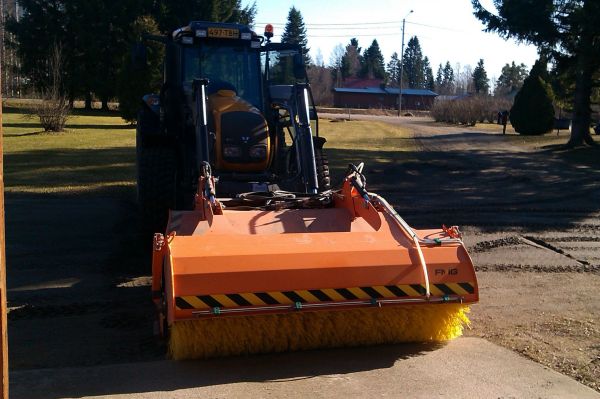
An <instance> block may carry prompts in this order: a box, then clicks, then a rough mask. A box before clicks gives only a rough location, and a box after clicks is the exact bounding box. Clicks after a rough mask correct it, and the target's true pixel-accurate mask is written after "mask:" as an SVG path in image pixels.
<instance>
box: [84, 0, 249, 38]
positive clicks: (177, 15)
mask: <svg viewBox="0 0 600 399" xmlns="http://www.w3.org/2000/svg"><path fill="white" fill-rule="evenodd" d="M88 1H89V0H88ZM113 1H114V0H113ZM143 1H145V2H149V0H143ZM116 3H119V2H116ZM149 3H150V6H149V7H148V8H149V11H151V12H152V16H153V17H154V18H155V19H156V21H157V22H158V24H159V28H160V31H162V32H168V31H172V30H174V29H177V28H180V27H181V26H184V25H187V24H188V23H189V22H190V21H212V22H237V23H241V24H244V25H250V24H252V22H253V20H254V16H255V15H256V4H252V5H248V6H246V7H242V2H241V0H177V1H173V0H153V1H150V2H149Z"/></svg>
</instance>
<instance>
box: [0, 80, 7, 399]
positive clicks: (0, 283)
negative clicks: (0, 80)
mask: <svg viewBox="0 0 600 399" xmlns="http://www.w3.org/2000/svg"><path fill="white" fill-rule="evenodd" d="M1 75H2V72H1V69H0V76H1ZM0 87H2V85H1V84H0ZM2 136H3V131H2V92H1V91H0V313H1V315H0V319H1V321H0V357H1V358H2V360H1V361H2V375H0V377H2V380H1V382H0V388H1V390H0V398H2V399H8V331H7V323H6V316H7V311H6V251H5V247H4V149H3V143H2V142H3V137H2Z"/></svg>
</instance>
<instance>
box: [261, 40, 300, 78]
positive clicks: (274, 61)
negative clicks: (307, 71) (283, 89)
mask: <svg viewBox="0 0 600 399" xmlns="http://www.w3.org/2000/svg"><path fill="white" fill-rule="evenodd" d="M267 54H268V58H269V59H268V62H269V84H271V85H293V84H295V83H298V82H303V81H305V79H304V78H302V77H298V76H296V74H295V71H294V57H295V56H298V55H299V54H300V53H299V52H298V50H294V49H281V50H279V49H270V50H269V51H268V52H266V53H263V55H262V57H261V63H262V68H263V70H264V68H265V62H267V58H266V57H267Z"/></svg>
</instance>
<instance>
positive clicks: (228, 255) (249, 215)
mask: <svg viewBox="0 0 600 399" xmlns="http://www.w3.org/2000/svg"><path fill="white" fill-rule="evenodd" d="M214 187H215V179H214V178H213V176H212V175H211V171H210V167H209V166H208V164H206V165H204V168H203V173H202V176H201V177H200V182H199V188H198V194H197V196H196V207H195V210H193V211H171V212H170V216H169V222H168V227H167V234H166V235H163V234H156V235H155V238H154V255H153V265H152V269H153V270H152V271H153V281H152V289H153V293H154V301H155V304H156V307H157V309H158V314H159V321H160V323H159V324H160V330H161V334H163V335H164V336H169V340H170V343H169V353H170V355H171V357H172V358H174V359H189V358H205V357H214V356H224V355H235V354H250V353H264V352H281V351H295V350H304V349H313V348H322V347H342V346H358V345H370V344H381V343H397V342H422V341H445V340H450V339H452V338H455V337H457V336H459V335H461V333H462V330H463V327H464V326H465V324H468V322H469V321H468V319H467V316H466V313H467V312H468V305H469V304H470V303H473V302H477V301H478V286H477V279H476V276H475V271H474V268H473V264H472V262H471V259H470V257H469V255H468V254H467V251H466V249H465V246H464V244H463V242H462V241H461V236H460V232H459V231H458V229H457V228H456V227H452V228H446V227H443V228H442V229H437V230H414V229H412V228H411V227H410V226H409V225H408V224H407V223H406V222H405V221H404V220H403V219H402V218H401V217H400V215H398V214H397V213H396V212H395V211H394V209H393V208H392V207H391V206H390V205H389V204H388V203H387V202H386V201H385V200H384V199H383V198H381V197H380V196H378V195H377V194H374V193H370V192H368V191H367V189H366V187H365V179H364V176H363V175H362V164H361V165H359V167H354V166H352V165H351V167H350V168H349V172H348V174H347V177H346V178H345V180H344V182H343V186H342V188H341V189H340V190H337V191H326V192H323V193H319V194H296V195H294V194H291V193H288V192H281V193H277V192H275V193H248V194H243V195H240V196H238V197H237V198H233V199H217V198H216V196H215V190H214Z"/></svg>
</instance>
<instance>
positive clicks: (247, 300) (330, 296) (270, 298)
mask: <svg viewBox="0 0 600 399" xmlns="http://www.w3.org/2000/svg"><path fill="white" fill-rule="evenodd" d="M474 287H475V285H474V284H473V283H472V282H463V283H446V284H431V285H430V286H429V289H430V291H431V294H432V295H434V296H445V295H458V296H462V295H467V294H473V293H474V292H475V288H474ZM423 295H425V286H424V285H422V284H405V285H385V286H384V285H378V286H371V287H353V288H325V289H319V290H294V291H270V292H251V293H250V292H247V293H238V294H211V295H189V296H181V297H176V298H175V306H176V307H177V309H180V310H186V309H188V310H189V309H211V308H234V307H243V306H268V305H293V304H296V303H319V302H339V301H351V300H357V299H363V300H371V299H392V298H403V297H419V296H423Z"/></svg>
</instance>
